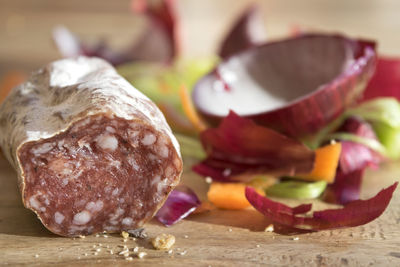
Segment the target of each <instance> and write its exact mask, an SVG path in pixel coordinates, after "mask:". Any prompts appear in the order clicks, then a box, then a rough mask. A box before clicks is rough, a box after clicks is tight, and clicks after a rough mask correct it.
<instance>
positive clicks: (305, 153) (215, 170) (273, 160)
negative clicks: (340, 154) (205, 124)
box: [193, 111, 315, 181]
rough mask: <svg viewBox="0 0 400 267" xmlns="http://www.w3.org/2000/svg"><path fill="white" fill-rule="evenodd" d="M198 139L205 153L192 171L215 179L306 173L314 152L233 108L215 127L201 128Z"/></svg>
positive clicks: (311, 165) (312, 163)
mask: <svg viewBox="0 0 400 267" xmlns="http://www.w3.org/2000/svg"><path fill="white" fill-rule="evenodd" d="M200 138H201V141H202V144H203V147H204V148H205V151H206V152H207V155H208V156H207V158H206V160H204V161H203V162H201V163H200V164H198V165H196V166H194V167H193V170H194V171H196V172H197V173H199V174H202V175H204V176H211V177H212V178H214V179H216V180H222V181H227V180H232V177H233V176H236V175H238V174H242V173H246V172H250V173H274V174H281V175H285V174H286V175H289V174H290V175H293V174H295V173H307V172H309V171H311V169H312V168H313V165H314V157H315V153H314V152H313V151H311V150H310V149H308V148H307V147H306V146H304V145H303V144H302V143H300V142H298V141H296V140H294V139H291V138H288V137H286V136H284V135H282V134H279V133H278V132H275V131H273V130H271V129H268V128H266V127H262V126H258V125H256V124H255V123H254V122H253V121H252V120H249V119H245V118H242V117H240V116H238V115H237V114H236V113H234V112H233V111H231V112H230V113H229V115H228V116H227V117H226V118H225V119H224V120H223V121H222V123H221V125H220V126H219V127H218V128H215V129H207V130H205V131H204V132H202V133H201V136H200Z"/></svg>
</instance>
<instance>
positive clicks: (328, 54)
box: [192, 34, 376, 137]
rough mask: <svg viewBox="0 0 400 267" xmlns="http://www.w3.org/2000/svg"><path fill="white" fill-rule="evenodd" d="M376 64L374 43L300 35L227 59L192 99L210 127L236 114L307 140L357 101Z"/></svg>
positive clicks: (199, 82) (335, 36) (204, 81)
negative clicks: (232, 112)
mask: <svg viewBox="0 0 400 267" xmlns="http://www.w3.org/2000/svg"><path fill="white" fill-rule="evenodd" d="M375 62H376V54H375V43H374V42H370V41H364V40H355V39H350V38H346V37H344V36H340V35H323V34H308V35H302V36H299V37H295V38H290V39H286V40H282V41H276V42H270V43H266V44H263V45H260V46H255V47H252V48H250V49H247V50H245V51H242V52H240V53H237V54H234V55H232V56H230V57H228V58H227V59H225V60H224V61H222V62H221V63H220V64H219V65H218V66H217V67H216V69H214V70H213V71H212V72H211V73H209V74H208V75H206V76H204V77H203V78H202V79H200V80H199V81H198V82H197V84H196V85H195V88H194V90H193V94H192V97H193V101H194V104H195V106H196V108H197V109H198V111H199V112H200V114H202V116H203V117H204V118H205V119H206V120H207V121H208V122H209V123H211V124H212V125H216V124H218V123H219V122H220V121H221V120H222V119H223V118H224V117H225V116H226V115H228V113H229V111H230V110H233V111H235V112H236V113H237V114H239V115H241V116H244V117H246V118H249V119H253V120H254V121H255V122H256V123H257V124H260V125H263V126H267V127H271V128H273V129H275V130H278V131H279V132H281V133H284V134H286V135H289V136H294V137H303V136H307V135H309V134H312V133H315V132H316V131H318V130H319V129H320V128H322V127H323V126H324V125H326V124H327V123H329V122H331V121H332V120H333V119H335V118H336V117H337V116H338V115H339V114H341V113H342V112H343V111H344V110H345V109H346V108H347V107H348V106H350V105H351V104H353V103H354V102H355V101H356V99H357V98H358V97H359V96H360V95H361V93H362V92H363V90H364V89H365V86H366V84H367V82H368V81H369V79H370V78H371V76H372V74H373V72H374V69H375Z"/></svg>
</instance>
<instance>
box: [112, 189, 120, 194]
mask: <svg viewBox="0 0 400 267" xmlns="http://www.w3.org/2000/svg"><path fill="white" fill-rule="evenodd" d="M118 193H119V188H115V189H114V190H113V191H112V193H111V195H113V196H116V195H118Z"/></svg>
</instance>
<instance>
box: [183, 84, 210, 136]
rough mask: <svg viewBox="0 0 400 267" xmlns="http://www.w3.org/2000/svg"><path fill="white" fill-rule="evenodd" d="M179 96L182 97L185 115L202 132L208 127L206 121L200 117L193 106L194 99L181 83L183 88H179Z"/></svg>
mask: <svg viewBox="0 0 400 267" xmlns="http://www.w3.org/2000/svg"><path fill="white" fill-rule="evenodd" d="M179 96H180V98H181V102H182V108H183V112H185V115H186V116H187V118H188V119H189V121H190V122H191V123H192V124H193V126H194V127H195V128H196V129H197V130H198V131H200V132H201V131H204V130H205V129H207V125H206V123H205V122H204V121H203V120H202V119H201V118H200V116H199V115H198V114H197V112H196V109H195V108H194V106H193V102H192V99H191V98H190V95H189V92H188V90H187V88H186V86H184V85H181V88H180V89H179Z"/></svg>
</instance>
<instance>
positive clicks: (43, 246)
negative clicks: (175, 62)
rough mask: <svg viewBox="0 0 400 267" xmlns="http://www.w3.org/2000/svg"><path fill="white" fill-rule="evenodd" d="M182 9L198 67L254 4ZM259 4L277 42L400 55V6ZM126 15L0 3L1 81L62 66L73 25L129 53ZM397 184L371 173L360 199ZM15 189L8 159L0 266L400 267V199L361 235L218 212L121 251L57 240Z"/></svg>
mask: <svg viewBox="0 0 400 267" xmlns="http://www.w3.org/2000/svg"><path fill="white" fill-rule="evenodd" d="M178 3H179V14H180V16H181V18H182V30H183V38H184V40H185V42H184V53H183V55H184V56H186V57H194V56H204V55H208V54H210V53H212V52H213V51H214V50H215V47H216V46H217V43H218V40H219V38H220V36H221V34H222V33H223V32H224V31H226V28H227V26H228V25H229V24H230V23H231V22H232V21H233V20H234V18H235V16H236V15H237V14H238V13H240V11H241V10H242V8H243V7H245V6H246V5H247V4H248V3H249V1H231V0H219V1H212V0H207V1H195V0H181V1H178ZM260 4H261V6H262V9H263V11H264V17H265V23H266V26H267V27H268V34H269V37H270V38H279V37H282V36H285V35H286V34H287V33H288V31H289V28H290V27H291V26H292V25H302V26H305V27H307V28H313V29H319V30H326V31H335V32H344V33H347V34H349V35H352V36H361V37H366V38H372V39H376V40H378V41H379V47H380V51H382V52H384V53H386V54H391V55H400V34H399V33H400V19H399V18H398V16H399V15H398V14H400V1H396V0H384V1H372V0H368V1H365V0H354V1H345V0H340V1H328V0H307V1H290V0H280V1H279V0H269V1H262V2H261V1H260ZM128 6H129V1H125V0H124V1H107V0H98V1H81V0H69V1H51V0H37V1H23V0H0V77H1V75H2V74H4V73H6V72H7V71H10V70H13V69H18V70H19V69H21V70H25V71H32V70H34V69H35V68H37V67H39V66H41V65H43V64H46V63H47V62H49V61H51V60H54V59H57V58H58V57H59V55H58V53H57V51H56V50H55V48H54V46H53V44H52V42H51V35H50V33H51V29H52V28H53V27H54V26H55V25H57V24H64V25H67V26H68V27H70V28H71V29H72V30H73V31H75V32H77V33H78V34H79V35H81V36H82V38H83V39H85V40H88V41H93V40H95V39H96V38H98V37H99V36H103V37H106V38H107V39H108V40H109V41H110V42H111V43H112V45H113V46H115V47H122V46H124V45H126V44H127V42H129V40H130V39H131V38H134V36H135V34H138V33H140V25H141V23H143V21H142V19H141V18H138V17H134V16H132V15H131V14H130V12H129V9H128ZM190 163H191V161H190V159H185V166H186V170H185V172H184V175H183V180H184V182H185V183H187V184H190V185H192V186H193V187H194V188H195V189H196V191H197V193H199V195H200V196H201V197H202V198H204V193H205V191H206V189H207V185H206V184H205V183H204V182H203V180H202V179H201V178H200V177H198V176H197V175H195V174H193V173H191V172H190V171H189V166H190ZM395 180H400V164H399V162H391V163H386V164H384V166H382V167H381V168H380V169H379V170H376V171H369V172H368V173H367V175H366V178H365V179H364V183H363V190H362V197H363V198H366V197H370V196H373V195H374V194H376V193H377V192H378V191H379V190H380V189H381V188H383V187H385V186H388V185H390V184H392V183H393V181H395ZM16 181H17V179H16V174H15V173H14V171H13V170H12V168H11V167H10V165H9V164H8V163H7V161H6V160H5V159H4V158H2V157H1V158H0V265H10V266H16V265H28V266H35V265H43V266H45V265H52V266H71V265H78V264H79V265H82V266H94V265H99V266H103V265H104V266H106V265H113V266H120V265H131V264H135V265H136V266H191V265H192V266H213V267H214V266H259V265H267V266H288V265H290V266H369V265H371V266H400V191H399V190H397V191H396V192H395V195H394V198H393V200H392V202H391V204H390V206H389V208H388V210H387V211H386V212H385V213H384V214H383V215H382V216H381V217H380V218H379V219H377V220H375V221H373V222H372V223H369V224H367V225H364V226H360V227H355V228H348V229H344V230H334V231H322V232H318V233H309V234H295V235H280V234H276V233H268V232H264V229H265V227H266V226H268V225H269V222H268V221H267V220H266V219H265V218H264V217H263V216H262V215H260V214H259V213H258V212H256V211H254V210H246V211H223V210H214V211H212V212H208V213H204V214H198V215H192V216H190V217H189V218H188V219H186V220H184V221H183V222H181V223H179V224H177V225H175V226H173V227H170V228H166V227H164V226H161V225H160V224H159V223H157V222H156V221H152V222H151V223H149V224H148V225H147V226H146V230H147V233H148V235H149V238H147V239H138V240H136V241H133V240H128V242H126V243H124V242H123V239H122V238H121V237H120V236H118V235H110V236H109V237H107V238H106V237H103V236H102V235H101V236H99V237H96V236H89V237H86V238H84V239H80V238H76V239H72V238H63V237H58V236H55V235H53V234H51V233H50V232H49V231H47V230H46V229H45V228H44V227H43V226H42V225H41V223H40V222H39V220H38V219H37V218H36V217H35V215H34V214H33V212H31V211H29V210H27V209H25V208H24V207H23V206H22V203H21V200H20V195H19V193H18V190H17V183H16ZM288 203H289V204H294V202H288ZM314 204H315V207H316V208H317V209H321V208H324V207H325V204H323V203H320V202H318V201H314ZM159 233H169V234H173V235H174V236H175V237H176V239H177V241H176V244H175V246H174V248H173V251H172V253H171V254H168V253H167V252H162V251H156V250H154V249H153V248H152V246H151V244H150V243H149V240H150V239H151V238H152V237H154V236H156V235H157V234H159ZM297 237H298V240H296V239H297ZM123 245H126V246H128V247H129V248H133V247H136V246H138V247H140V251H145V252H146V253H147V254H148V255H147V256H145V257H144V258H143V259H139V258H134V259H133V260H132V261H126V260H124V257H122V256H120V255H118V252H119V251H121V250H122V248H121V247H120V246H123ZM98 249H100V251H96V250H98ZM109 249H113V251H114V254H110V252H109V251H108V250H109ZM96 253H97V255H95V254H96Z"/></svg>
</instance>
